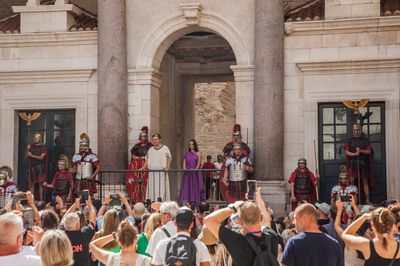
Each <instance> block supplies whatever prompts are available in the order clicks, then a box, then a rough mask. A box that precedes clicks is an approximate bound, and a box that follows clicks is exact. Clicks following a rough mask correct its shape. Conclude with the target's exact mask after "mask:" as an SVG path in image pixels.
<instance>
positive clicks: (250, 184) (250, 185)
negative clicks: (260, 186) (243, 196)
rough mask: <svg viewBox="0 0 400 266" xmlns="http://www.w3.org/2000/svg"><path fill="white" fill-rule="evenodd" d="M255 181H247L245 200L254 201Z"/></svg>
mask: <svg viewBox="0 0 400 266" xmlns="http://www.w3.org/2000/svg"><path fill="white" fill-rule="evenodd" d="M256 192H257V180H247V199H248V200H251V201H255V200H256Z"/></svg>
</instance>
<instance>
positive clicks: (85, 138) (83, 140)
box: [79, 133, 90, 146]
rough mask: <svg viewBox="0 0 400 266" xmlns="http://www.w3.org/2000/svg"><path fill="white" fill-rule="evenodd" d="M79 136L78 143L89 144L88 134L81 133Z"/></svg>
mask: <svg viewBox="0 0 400 266" xmlns="http://www.w3.org/2000/svg"><path fill="white" fill-rule="evenodd" d="M79 138H80V141H79V144H87V145H88V146H90V138H89V136H88V134H86V133H82V134H81V135H80V136H79Z"/></svg>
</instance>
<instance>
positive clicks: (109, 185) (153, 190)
mask: <svg viewBox="0 0 400 266" xmlns="http://www.w3.org/2000/svg"><path fill="white" fill-rule="evenodd" d="M222 171H223V170H221V169H187V170H184V169H170V170H168V171H164V170H109V171H101V172H100V173H99V175H98V178H97V179H98V182H97V194H96V195H95V198H98V199H103V197H104V194H105V193H106V192H110V193H119V192H126V194H127V195H128V196H131V195H132V191H128V190H129V189H128V188H129V187H130V188H132V187H134V188H135V189H139V190H141V191H142V193H146V188H147V187H146V186H149V181H147V184H144V182H143V181H144V178H143V177H144V176H146V175H147V180H148V179H149V178H153V180H155V181H156V182H152V183H153V185H152V186H151V187H149V188H148V191H149V192H150V194H151V195H159V194H160V192H161V191H162V192H163V191H164V190H163V187H164V186H165V184H166V178H167V177H166V176H168V179H169V189H170V193H171V197H170V199H171V200H176V201H178V200H179V199H178V197H179V195H178V193H174V192H177V191H178V190H179V191H180V189H181V188H180V187H178V178H181V177H183V175H184V174H185V173H187V174H189V173H193V174H194V176H195V177H198V178H200V180H202V190H201V189H197V191H196V189H195V188H194V189H193V190H191V191H190V193H200V192H201V191H202V193H204V194H203V195H197V196H198V198H200V199H202V198H205V200H206V201H207V202H208V203H209V204H218V205H224V204H227V203H226V201H224V199H223V198H222V197H221V193H220V191H221V190H220V184H219V178H220V176H221V174H222V173H221V172H222ZM130 178H131V179H130ZM127 180H128V182H133V184H130V185H128V186H127V184H126V181H127ZM157 181H158V182H157ZM199 185H200V181H199ZM173 194H176V196H174V195H173ZM159 196H161V199H157V198H153V199H151V200H153V201H155V200H165V198H167V195H165V194H164V195H159ZM143 198H144V199H147V195H146V194H144V195H143ZM184 203H186V202H184Z"/></svg>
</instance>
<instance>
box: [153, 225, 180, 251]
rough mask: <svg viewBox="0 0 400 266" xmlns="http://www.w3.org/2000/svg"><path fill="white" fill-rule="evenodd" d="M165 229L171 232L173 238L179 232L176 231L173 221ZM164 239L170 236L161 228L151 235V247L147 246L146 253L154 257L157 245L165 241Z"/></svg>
mask: <svg viewBox="0 0 400 266" xmlns="http://www.w3.org/2000/svg"><path fill="white" fill-rule="evenodd" d="M164 227H165V229H167V231H168V232H169V234H170V235H171V236H175V235H176V233H177V231H176V226H175V225H174V223H173V222H172V221H169V222H168V223H166V224H165V225H164ZM164 238H168V236H167V235H166V234H165V232H164V231H163V230H162V229H161V228H157V229H156V231H154V233H153V234H152V235H151V238H150V241H149V245H148V246H147V249H146V253H148V254H150V256H151V257H153V256H154V252H155V251H156V246H157V244H158V243H159V242H160V241H161V240H163V239H164Z"/></svg>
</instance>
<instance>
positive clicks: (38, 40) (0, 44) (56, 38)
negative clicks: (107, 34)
mask: <svg viewBox="0 0 400 266" xmlns="http://www.w3.org/2000/svg"><path fill="white" fill-rule="evenodd" d="M88 44H92V45H96V44H97V31H84V32H60V33H23V34H1V35H0V48H5V47H12V48H17V47H36V46H38V47H43V46H68V45H88Z"/></svg>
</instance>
